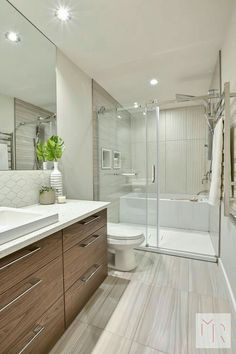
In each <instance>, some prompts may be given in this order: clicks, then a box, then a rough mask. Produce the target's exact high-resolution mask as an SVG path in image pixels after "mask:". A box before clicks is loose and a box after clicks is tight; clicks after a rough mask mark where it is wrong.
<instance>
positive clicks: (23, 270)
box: [0, 231, 62, 294]
mask: <svg viewBox="0 0 236 354" xmlns="http://www.w3.org/2000/svg"><path fill="white" fill-rule="evenodd" d="M61 254H62V232H61V231H60V232H57V233H55V234H54V235H51V236H49V237H47V238H45V239H43V240H41V241H39V242H36V243H34V244H32V245H30V246H28V247H25V248H23V249H22V250H20V251H17V252H15V253H13V254H11V255H9V256H7V257H4V258H2V259H0V279H1V282H0V294H2V293H3V292H5V291H7V290H8V289H10V288H11V287H12V286H13V285H15V284H16V283H18V282H20V281H21V280H23V279H24V278H26V277H28V276H29V275H30V274H33V273H34V272H35V271H37V270H38V269H40V268H42V267H43V266H44V265H46V264H47V263H49V262H50V261H52V260H53V259H55V258H56V257H58V256H60V255H61Z"/></svg>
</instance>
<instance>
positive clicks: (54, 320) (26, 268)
mask: <svg viewBox="0 0 236 354" xmlns="http://www.w3.org/2000/svg"><path fill="white" fill-rule="evenodd" d="M106 224H107V217H106V210H103V211H102V212H99V213H96V214H95V215H92V216H90V217H89V218H86V219H84V220H82V221H80V222H78V223H75V224H74V225H72V226H69V227H67V228H65V229H64V230H62V231H60V232H57V233H55V234H53V235H51V236H48V237H47V238H45V239H43V240H41V241H39V242H36V243H34V244H32V245H30V246H28V247H25V248H24V249H22V250H19V251H17V252H15V253H13V254H11V255H9V256H7V257H5V258H3V259H1V260H0V353H1V354H16V353H24V354H25V353H34V354H47V353H49V351H50V349H51V348H52V347H53V345H54V344H55V343H56V342H57V340H58V339H59V338H60V337H61V336H62V334H63V332H64V331H65V329H66V328H67V327H68V326H69V324H70V323H71V322H72V321H73V319H74V318H75V317H76V315H77V314H78V313H79V312H80V310H81V309H82V308H83V306H84V305H85V304H86V302H87V301H88V300H89V298H90V297H91V295H92V294H93V293H94V291H95V290H96V289H97V288H98V287H99V285H100V284H101V283H102V282H103V280H104V279H105V278H106V276H107V227H106Z"/></svg>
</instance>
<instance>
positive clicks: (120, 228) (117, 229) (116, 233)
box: [107, 223, 143, 240]
mask: <svg viewBox="0 0 236 354" xmlns="http://www.w3.org/2000/svg"><path fill="white" fill-rule="evenodd" d="M107 236H108V237H109V238H111V239H116V240H136V239H140V238H141V237H143V233H142V231H140V230H137V229H135V228H131V227H127V226H126V225H122V224H113V223H108V225H107Z"/></svg>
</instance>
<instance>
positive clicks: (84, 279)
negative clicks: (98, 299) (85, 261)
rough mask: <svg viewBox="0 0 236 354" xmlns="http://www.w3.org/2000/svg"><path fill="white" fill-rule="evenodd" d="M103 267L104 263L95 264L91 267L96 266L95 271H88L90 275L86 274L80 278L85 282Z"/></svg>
mask: <svg viewBox="0 0 236 354" xmlns="http://www.w3.org/2000/svg"><path fill="white" fill-rule="evenodd" d="M101 267H102V265H98V264H94V266H93V267H91V268H95V269H94V271H93V272H92V273H90V272H87V273H89V274H88V276H86V274H85V275H83V276H82V277H81V278H80V280H82V282H84V283H87V282H88V281H89V280H90V279H91V278H92V277H93V276H94V275H95V274H96V273H97V272H98V271H99V269H100V268H101Z"/></svg>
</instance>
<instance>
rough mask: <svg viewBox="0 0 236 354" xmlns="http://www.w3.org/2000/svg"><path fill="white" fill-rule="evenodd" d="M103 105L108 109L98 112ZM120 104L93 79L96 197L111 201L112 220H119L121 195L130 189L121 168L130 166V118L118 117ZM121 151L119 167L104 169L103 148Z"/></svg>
mask: <svg viewBox="0 0 236 354" xmlns="http://www.w3.org/2000/svg"><path fill="white" fill-rule="evenodd" d="M102 106H104V107H105V108H106V112H105V113H103V114H99V118H97V110H98V109H99V108H100V107H102ZM118 106H120V105H119V103H118V102H117V101H116V100H115V99H114V98H113V97H111V96H110V95H109V94H108V93H107V92H106V91H105V90H104V89H103V88H102V87H101V86H99V85H98V84H97V83H96V82H93V125H94V130H93V131H94V136H93V140H94V199H95V200H103V201H109V202H111V205H110V206H109V208H108V219H109V221H110V222H119V211H120V197H121V196H123V195H124V194H126V193H129V192H130V191H131V185H130V184H129V183H128V181H127V178H126V177H124V176H122V171H126V170H130V168H131V136H130V131H131V118H130V114H129V113H127V112H123V113H122V114H121V116H122V118H121V119H119V118H118V117H117V116H118V114H117V113H116V112H115V108H116V107H118ZM102 148H105V149H110V150H112V151H120V152H121V166H122V168H121V169H119V170H115V169H113V168H111V169H109V170H103V169H102V168H101V149H102Z"/></svg>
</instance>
